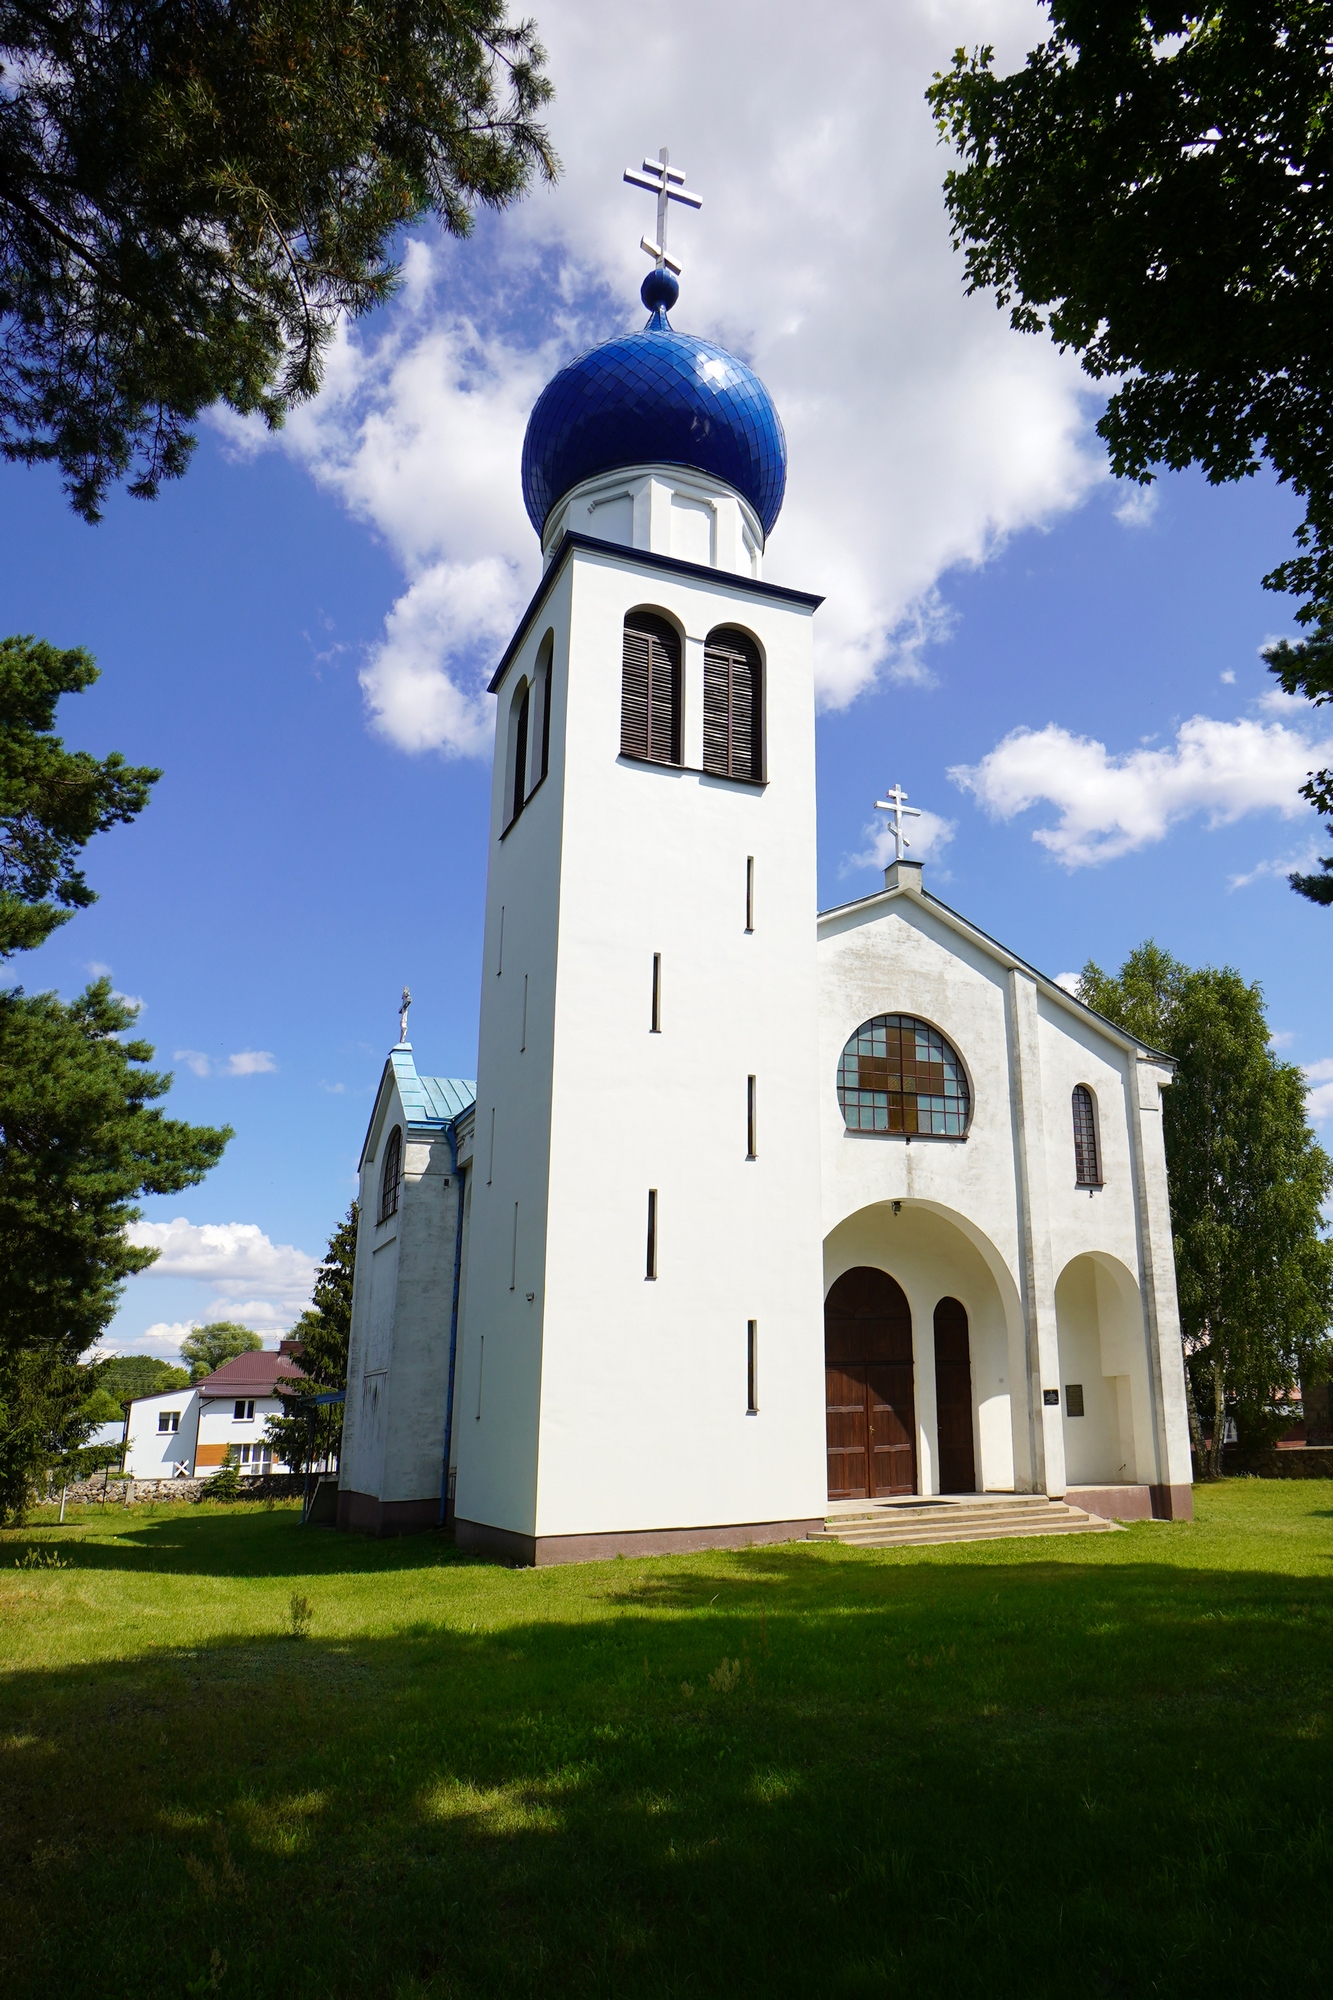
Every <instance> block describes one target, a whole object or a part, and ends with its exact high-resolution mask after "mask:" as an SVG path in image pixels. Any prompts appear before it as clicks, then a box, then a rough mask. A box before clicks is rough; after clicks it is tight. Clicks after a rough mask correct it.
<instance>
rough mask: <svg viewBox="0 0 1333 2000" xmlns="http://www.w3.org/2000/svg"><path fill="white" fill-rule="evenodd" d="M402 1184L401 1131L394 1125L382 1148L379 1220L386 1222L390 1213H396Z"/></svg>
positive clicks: (399, 1127) (400, 1128)
mask: <svg viewBox="0 0 1333 2000" xmlns="http://www.w3.org/2000/svg"><path fill="white" fill-rule="evenodd" d="M402 1185H403V1132H402V1127H401V1126H400V1125H395V1126H394V1128H393V1130H392V1132H390V1134H389V1143H388V1145H387V1146H386V1147H385V1148H384V1166H383V1168H382V1169H381V1172H380V1214H379V1219H380V1221H381V1222H387V1221H388V1220H389V1217H390V1216H391V1215H397V1213H398V1196H399V1193H400V1191H401V1189H402Z"/></svg>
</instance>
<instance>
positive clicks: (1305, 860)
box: [1227, 840, 1319, 889]
mask: <svg viewBox="0 0 1333 2000" xmlns="http://www.w3.org/2000/svg"><path fill="white" fill-rule="evenodd" d="M1318 859H1319V849H1318V847H1317V845H1316V844H1315V842H1314V841H1313V840H1309V841H1307V842H1306V843H1305V845H1304V847H1298V848H1297V849H1296V850H1295V852H1294V853H1292V854H1282V855H1275V856H1274V857H1273V858H1272V859H1271V860H1269V861H1256V863H1255V864H1254V867H1253V868H1250V869H1247V870H1246V871H1245V873H1244V874H1243V875H1232V876H1229V877H1228V879H1227V887H1228V889H1248V888H1249V886H1250V884H1251V883H1252V882H1263V881H1266V880H1270V879H1276V880H1278V881H1281V882H1285V881H1286V879H1287V877H1288V875H1295V874H1300V875H1305V874H1308V873H1309V872H1310V870H1311V869H1312V868H1313V867H1314V865H1315V863H1316V862H1317V861H1318Z"/></svg>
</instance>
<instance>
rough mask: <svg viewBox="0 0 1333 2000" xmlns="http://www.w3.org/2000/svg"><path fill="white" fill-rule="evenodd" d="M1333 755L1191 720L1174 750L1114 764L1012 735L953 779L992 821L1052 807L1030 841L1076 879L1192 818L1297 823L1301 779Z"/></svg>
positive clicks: (1102, 748) (1082, 750) (1065, 741)
mask: <svg viewBox="0 0 1333 2000" xmlns="http://www.w3.org/2000/svg"><path fill="white" fill-rule="evenodd" d="M1331 754H1333V741H1330V742H1323V743H1320V742H1314V741H1311V740H1310V739H1309V738H1307V737H1305V736H1304V735H1301V734H1299V733H1298V732H1297V731H1296V730H1294V729H1288V728H1286V727H1285V726H1284V725H1283V724H1281V723H1278V722H1272V723H1262V722H1254V721H1248V720H1247V721H1240V722H1215V721H1213V720H1211V719H1210V718H1209V717H1208V716H1206V715H1196V716H1192V717H1191V718H1190V720H1189V721H1188V722H1184V723H1182V724H1181V726H1180V728H1179V729H1178V730H1177V732H1176V740H1175V743H1174V744H1173V745H1171V746H1170V747H1168V748H1163V749H1159V750H1155V749H1144V748H1140V749H1138V750H1133V751H1130V752H1129V753H1128V754H1126V755H1124V756H1119V757H1117V756H1112V755H1111V754H1110V753H1108V751H1107V748H1106V745H1105V744H1104V743H1098V742H1097V741H1096V740H1095V739H1094V738H1092V737H1088V736H1074V735H1072V734H1071V733H1070V731H1069V730H1067V729H1062V728H1060V726H1059V725H1058V724H1057V723H1054V722H1050V723H1047V725H1046V727H1045V728H1044V729H1015V730H1013V731H1012V732H1011V733H1010V734H1009V735H1008V736H1006V737H1005V738H1004V740H1003V741H1002V742H1000V743H998V744H997V745H996V747H995V748H994V749H993V750H991V751H988V752H987V754H986V756H984V757H983V758H982V759H981V762H980V763H979V764H974V765H966V764H958V765H955V766H954V767H953V769H952V770H951V771H950V773H949V775H950V777H951V778H952V779H953V781H954V783H955V784H956V785H959V786H961V787H962V788H963V790H965V791H969V792H971V793H972V795H973V797H974V798H975V799H976V801H977V803H978V804H979V805H980V806H982V807H983V809H984V810H985V811H986V812H988V813H989V814H990V816H991V817H992V818H993V819H999V820H1010V819H1014V818H1016V817H1017V815H1018V814H1019V813H1023V812H1027V811H1029V810H1030V809H1031V808H1032V807H1033V806H1035V805H1039V804H1050V805H1053V806H1055V807H1056V808H1057V809H1058V811H1059V815H1060V817H1059V820H1058V823H1057V824H1056V825H1055V826H1053V827H1038V828H1037V829H1036V830H1035V831H1034V833H1033V835H1032V838H1033V839H1034V840H1035V841H1037V842H1039V843H1040V845H1041V846H1043V847H1045V848H1047V849H1048V850H1049V851H1050V853H1052V854H1053V855H1054V856H1055V858H1056V859H1057V860H1058V861H1060V862H1062V863H1063V864H1064V866H1065V867H1066V868H1071V869H1072V868H1088V867H1093V866H1095V865H1096V864H1098V863H1099V862H1103V861H1113V860H1115V859H1116V858H1117V857H1118V856H1119V855H1122V854H1131V853H1133V852H1134V851H1135V850H1136V849H1138V848H1141V847H1148V846H1151V845H1152V844H1153V843H1154V842H1156V841H1159V840H1161V839H1163V838H1164V837H1165V835H1166V833H1167V831H1168V830H1169V828H1170V827H1172V826H1173V825H1175V824H1176V823H1177V822H1178V821H1180V820H1183V819H1187V818H1189V817H1190V816H1191V815H1192V814H1194V813H1198V812H1203V813H1206V814H1207V816H1208V825H1209V826H1210V827H1218V826H1230V825H1233V824H1234V823H1235V822H1236V821H1237V820H1239V819H1243V818H1244V817H1245V816H1246V815H1247V814H1249V813H1254V812H1276V813H1279V814H1281V816H1282V817H1283V818H1284V819H1295V818H1297V817H1299V816H1300V815H1302V814H1305V813H1308V811H1309V807H1308V806H1307V805H1306V804H1305V802H1304V800H1303V799H1301V798H1300V797H1298V791H1299V787H1300V786H1301V784H1302V783H1303V782H1304V779H1305V775H1306V773H1307V772H1308V771H1309V769H1310V767H1311V765H1312V764H1314V763H1318V762H1320V761H1325V760H1327V758H1328V757H1329V756H1330V755H1331Z"/></svg>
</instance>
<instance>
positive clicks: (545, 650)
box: [537, 632, 555, 784]
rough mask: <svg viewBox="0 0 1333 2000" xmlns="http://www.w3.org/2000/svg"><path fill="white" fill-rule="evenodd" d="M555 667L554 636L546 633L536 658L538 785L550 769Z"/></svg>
mask: <svg viewBox="0 0 1333 2000" xmlns="http://www.w3.org/2000/svg"><path fill="white" fill-rule="evenodd" d="M554 667H555V634H554V633H552V632H548V633H547V635H546V637H545V638H544V639H543V640H542V646H541V652H540V653H539V654H538V656H537V682H538V686H539V687H540V688H541V695H542V723H541V728H542V733H541V759H540V762H539V765H538V770H537V783H538V784H540V783H541V781H542V779H543V778H544V777H545V776H546V774H547V772H548V771H549V770H550V768H551V676H552V673H553V671H554Z"/></svg>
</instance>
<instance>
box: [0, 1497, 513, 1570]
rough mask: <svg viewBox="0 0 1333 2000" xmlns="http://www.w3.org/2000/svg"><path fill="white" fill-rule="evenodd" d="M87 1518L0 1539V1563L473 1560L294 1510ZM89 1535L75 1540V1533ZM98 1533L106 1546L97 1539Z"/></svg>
mask: <svg viewBox="0 0 1333 2000" xmlns="http://www.w3.org/2000/svg"><path fill="white" fill-rule="evenodd" d="M98 1516H99V1517H98V1518H97V1519H94V1520H89V1519H80V1520H77V1521H72V1522H71V1523H70V1524H69V1530H68V1532H65V1531H63V1530H60V1529H58V1528H57V1527H56V1524H55V1523H54V1522H44V1521H36V1520H30V1521H29V1522H28V1523H27V1524H26V1526H25V1527H23V1528H10V1529H6V1530H4V1531H3V1532H0V1565H3V1566H4V1567H6V1568H7V1567H9V1566H10V1564H11V1563H12V1562H15V1561H18V1562H22V1561H24V1560H26V1558H27V1556H28V1552H29V1550H32V1551H33V1552H34V1558H35V1559H38V1558H41V1557H44V1556H46V1555H48V1554H50V1553H55V1554H56V1555H59V1556H61V1557H63V1558H64V1559H65V1560H66V1561H67V1562H69V1563H70V1565H71V1566H72V1567H74V1568H77V1569H91V1570H132V1571H134V1572H136V1573H138V1574H154V1573H158V1574H171V1575H186V1576H220V1577H236V1576H246V1577H263V1576H268V1577H293V1578H300V1577H305V1576H312V1575H316V1576H373V1575H378V1574H381V1573H384V1572H390V1571H395V1570H415V1569H435V1568H439V1567H442V1566H454V1565H459V1564H461V1565H465V1566H471V1565H472V1563H473V1562H474V1561H475V1558H474V1557H472V1556H470V1555H467V1554H465V1553H461V1552H460V1551H459V1550H457V1549H455V1547H454V1545H453V1541H452V1538H451V1537H449V1536H446V1535H445V1534H443V1533H440V1532H434V1533H426V1534H420V1535H402V1536H392V1537H385V1538H384V1539H383V1540H375V1539H372V1538H371V1537H369V1536H365V1535H351V1534H339V1533H337V1532H335V1531H334V1530H332V1529H328V1528H305V1527H302V1525H301V1519H300V1513H299V1510H298V1509H296V1508H293V1507H290V1506H288V1507H281V1506H280V1507H274V1508H272V1509H267V1508H263V1507H252V1506H246V1505H244V1504H238V1505H237V1507H236V1509H235V1510H234V1511H233V1510H230V1509H228V1510H226V1511H223V1510H220V1509H217V1510H215V1509H210V1510H208V1511H207V1512H204V1511H202V1510H196V1509H195V1508H194V1507H193V1506H191V1505H190V1503H189V1502H184V1503H181V1502H175V1503H164V1504H163V1505H162V1507H161V1508H160V1509H159V1510H153V1509H152V1508H151V1507H143V1508H139V1507H135V1508H125V1509H110V1508H109V1509H107V1510H106V1516H105V1518H103V1517H102V1514H101V1510H100V1509H99V1510H98ZM80 1529H84V1530H91V1531H92V1538H89V1539H83V1538H81V1537H80V1536H79V1534H78V1532H77V1531H78V1530H80ZM103 1534H105V1535H107V1536H108V1537H109V1539H107V1540H105V1541H104V1540H100V1539H97V1538H96V1537H99V1536H101V1535H103Z"/></svg>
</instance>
